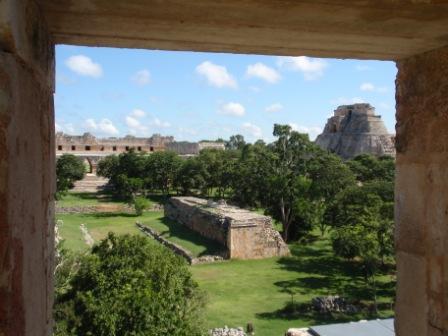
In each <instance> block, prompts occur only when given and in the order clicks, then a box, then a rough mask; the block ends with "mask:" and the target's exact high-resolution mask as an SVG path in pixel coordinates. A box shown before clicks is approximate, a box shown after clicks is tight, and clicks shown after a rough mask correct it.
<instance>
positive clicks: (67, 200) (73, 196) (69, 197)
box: [56, 192, 123, 207]
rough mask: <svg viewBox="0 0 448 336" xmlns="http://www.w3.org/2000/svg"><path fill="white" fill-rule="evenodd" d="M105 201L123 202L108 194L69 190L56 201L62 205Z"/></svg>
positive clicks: (93, 204) (93, 203)
mask: <svg viewBox="0 0 448 336" xmlns="http://www.w3.org/2000/svg"><path fill="white" fill-rule="evenodd" d="M105 203H123V202H119V201H115V200H113V199H112V198H111V197H110V196H108V195H102V194H97V193H90V192H69V193H67V194H66V195H64V196H62V197H61V199H60V200H58V201H57V202H56V204H57V205H58V206H60V207H73V206H95V205H100V204H105Z"/></svg>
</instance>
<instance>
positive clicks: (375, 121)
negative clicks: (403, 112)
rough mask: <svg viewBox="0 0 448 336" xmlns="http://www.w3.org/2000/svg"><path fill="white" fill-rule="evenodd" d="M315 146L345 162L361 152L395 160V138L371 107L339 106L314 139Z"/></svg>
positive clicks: (364, 105)
mask: <svg viewBox="0 0 448 336" xmlns="http://www.w3.org/2000/svg"><path fill="white" fill-rule="evenodd" d="M316 144H317V145H319V146H320V147H321V148H323V149H327V150H329V151H330V152H333V153H335V154H338V155H339V156H341V157H342V158H344V159H350V158H353V157H355V156H357V155H359V154H364V153H367V154H373V155H376V156H382V155H390V156H393V157H395V144H394V136H393V135H391V134H389V133H388V131H387V129H386V126H385V125H384V122H383V120H382V119H381V116H379V115H376V114H375V108H374V107H373V106H371V105H370V104H353V105H341V106H339V107H338V108H337V109H336V110H335V111H334V115H333V116H332V117H330V118H329V119H328V121H327V124H326V125H325V128H324V131H323V132H322V134H320V135H319V136H318V137H317V138H316Z"/></svg>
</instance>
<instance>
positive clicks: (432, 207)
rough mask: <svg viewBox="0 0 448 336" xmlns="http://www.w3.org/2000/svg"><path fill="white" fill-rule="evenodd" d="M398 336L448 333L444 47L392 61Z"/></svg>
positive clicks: (447, 62) (447, 78)
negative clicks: (394, 66) (395, 70)
mask: <svg viewBox="0 0 448 336" xmlns="http://www.w3.org/2000/svg"><path fill="white" fill-rule="evenodd" d="M397 67H398V76H397V80H396V101H397V126H396V132H397V135H396V146H397V161H396V164H397V174H396V183H395V223H396V224H395V225H396V231H395V246H396V257H397V279H398V282H397V302H396V306H395V314H396V328H395V330H396V332H397V335H398V336H429V335H431V336H445V335H448V253H447V251H448V47H447V48H443V49H439V50H435V51H431V52H428V53H424V54H422V55H418V56H415V57H411V58H408V59H405V60H402V61H399V62H397Z"/></svg>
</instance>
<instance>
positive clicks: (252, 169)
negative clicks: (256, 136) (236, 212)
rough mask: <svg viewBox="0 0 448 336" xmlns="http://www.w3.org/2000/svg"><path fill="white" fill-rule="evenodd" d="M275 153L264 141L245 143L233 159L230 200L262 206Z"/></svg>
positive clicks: (267, 190)
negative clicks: (237, 156)
mask: <svg viewBox="0 0 448 336" xmlns="http://www.w3.org/2000/svg"><path fill="white" fill-rule="evenodd" d="M274 160H276V156H275V154H274V153H273V152H272V150H271V149H269V148H268V147H267V146H266V145H265V144H264V143H260V142H257V143H255V144H254V145H246V146H244V148H243V150H242V151H241V155H240V157H239V158H238V159H237V160H235V163H234V167H233V173H232V178H231V189H232V196H231V197H232V200H233V201H234V202H236V203H237V204H239V205H240V206H244V207H246V206H249V207H262V206H266V204H267V203H268V197H267V196H268V195H269V185H268V183H267V180H268V177H269V176H271V175H272V174H273V169H274V166H273V164H272V162H273V161H274Z"/></svg>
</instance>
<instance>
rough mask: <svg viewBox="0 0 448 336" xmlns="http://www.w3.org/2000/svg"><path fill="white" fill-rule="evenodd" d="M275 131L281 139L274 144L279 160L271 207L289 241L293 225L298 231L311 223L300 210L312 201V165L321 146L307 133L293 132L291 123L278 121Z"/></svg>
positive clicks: (270, 181)
mask: <svg viewBox="0 0 448 336" xmlns="http://www.w3.org/2000/svg"><path fill="white" fill-rule="evenodd" d="M273 134H274V136H276V137H277V140H276V141H275V142H274V143H273V144H272V145H271V147H270V148H271V149H272V151H273V153H274V155H275V160H273V161H272V164H273V169H272V173H271V176H270V177H268V179H267V183H268V186H269V188H268V195H267V198H268V200H267V203H268V204H267V210H268V213H269V214H271V215H272V216H273V217H274V218H275V219H277V220H279V221H280V222H281V223H282V227H283V231H282V235H283V239H284V240H285V241H288V239H289V233H290V230H291V228H292V227H294V226H295V230H296V232H297V231H302V229H304V228H305V226H304V224H307V223H306V221H305V217H304V216H302V215H301V212H300V211H302V210H303V209H304V208H305V206H304V204H305V203H304V202H309V201H310V200H309V198H308V197H309V191H310V187H311V180H310V179H309V178H308V176H307V175H308V168H309V167H308V165H309V164H310V160H311V158H312V157H313V156H314V155H315V153H316V150H317V147H316V146H315V145H314V144H313V143H312V142H311V141H310V140H309V138H308V135H307V134H301V133H298V132H295V131H293V130H292V129H291V127H290V126H289V125H278V124H275V125H274V132H273ZM299 204H300V206H299ZM306 208H309V206H307V207H306ZM298 210H300V211H298Z"/></svg>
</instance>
